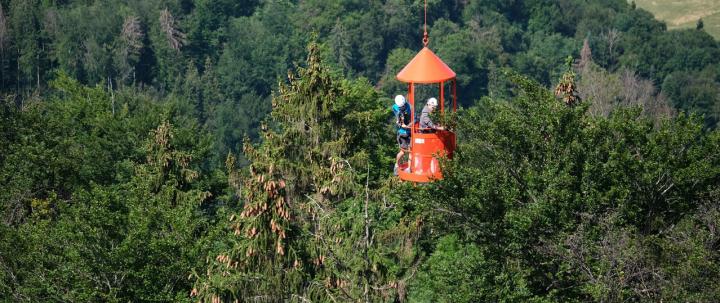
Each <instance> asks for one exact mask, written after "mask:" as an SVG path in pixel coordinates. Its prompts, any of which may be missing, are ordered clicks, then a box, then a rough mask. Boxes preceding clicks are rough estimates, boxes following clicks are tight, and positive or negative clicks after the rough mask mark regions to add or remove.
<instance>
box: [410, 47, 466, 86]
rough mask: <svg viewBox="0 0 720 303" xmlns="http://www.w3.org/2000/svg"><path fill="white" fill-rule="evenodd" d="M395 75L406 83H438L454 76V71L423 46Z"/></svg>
mask: <svg viewBox="0 0 720 303" xmlns="http://www.w3.org/2000/svg"><path fill="white" fill-rule="evenodd" d="M396 77H397V79H398V80H400V81H402V82H406V83H410V82H412V83H438V82H441V81H445V80H450V79H452V78H455V72H454V71H453V70H452V69H450V67H448V66H447V64H445V62H443V61H442V60H440V57H438V56H437V55H435V53H433V51H431V50H430V49H429V48H427V47H423V49H422V50H420V52H419V53H418V54H417V55H415V58H413V59H412V60H410V63H408V64H407V65H405V67H404V68H403V69H402V70H401V71H400V72H399V73H398V74H397V76H396Z"/></svg>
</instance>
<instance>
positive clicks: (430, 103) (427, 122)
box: [420, 98, 445, 132]
mask: <svg viewBox="0 0 720 303" xmlns="http://www.w3.org/2000/svg"><path fill="white" fill-rule="evenodd" d="M437 106H438V101H437V99H435V98H430V99H428V100H427V102H426V103H425V107H423V109H422V113H421V114H420V130H421V131H424V132H433V131H435V130H443V129H445V128H443V127H442V126H440V125H436V124H435V123H433V122H432V119H430V114H431V113H432V112H433V111H434V110H435V109H436V108H437Z"/></svg>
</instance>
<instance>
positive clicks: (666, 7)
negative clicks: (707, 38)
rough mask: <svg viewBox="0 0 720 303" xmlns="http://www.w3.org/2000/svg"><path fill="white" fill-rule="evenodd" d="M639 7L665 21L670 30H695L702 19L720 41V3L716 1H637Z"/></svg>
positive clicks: (710, 32)
mask: <svg viewBox="0 0 720 303" xmlns="http://www.w3.org/2000/svg"><path fill="white" fill-rule="evenodd" d="M635 3H636V4H637V6H638V7H641V8H643V9H646V10H648V11H650V12H652V13H653V14H654V15H655V17H656V18H657V19H658V20H662V21H665V22H666V23H667V25H668V29H675V28H695V26H696V25H697V21H698V19H700V18H702V20H703V23H704V25H705V31H707V32H708V33H709V34H710V35H712V36H713V37H715V39H717V40H720V1H716V0H685V1H673V0H636V1H635Z"/></svg>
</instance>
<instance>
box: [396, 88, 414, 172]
mask: <svg viewBox="0 0 720 303" xmlns="http://www.w3.org/2000/svg"><path fill="white" fill-rule="evenodd" d="M392 111H393V115H394V116H395V129H396V130H397V135H396V140H397V143H398V145H399V147H400V151H398V153H397V156H395V168H394V169H393V171H394V173H395V175H397V174H398V166H399V165H400V160H401V159H402V157H403V156H404V155H405V152H406V151H409V150H410V123H411V121H410V119H411V118H410V117H411V116H410V105H409V104H408V103H407V102H406V101H405V97H404V96H403V95H397V96H395V104H393V106H392Z"/></svg>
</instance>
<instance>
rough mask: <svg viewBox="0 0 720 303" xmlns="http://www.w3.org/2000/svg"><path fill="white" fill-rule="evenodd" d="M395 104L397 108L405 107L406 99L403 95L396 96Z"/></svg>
mask: <svg viewBox="0 0 720 303" xmlns="http://www.w3.org/2000/svg"><path fill="white" fill-rule="evenodd" d="M395 104H396V105H397V106H403V105H405V97H403V95H397V96H395Z"/></svg>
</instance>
